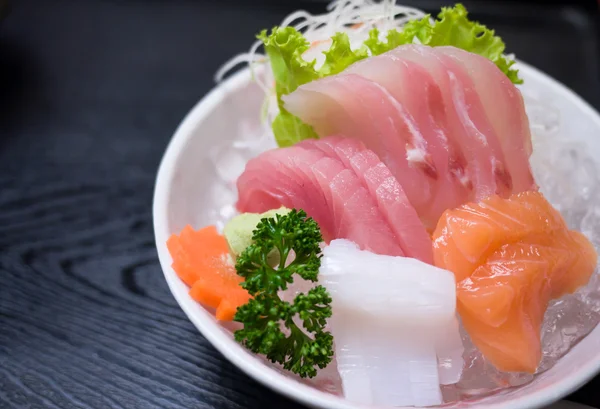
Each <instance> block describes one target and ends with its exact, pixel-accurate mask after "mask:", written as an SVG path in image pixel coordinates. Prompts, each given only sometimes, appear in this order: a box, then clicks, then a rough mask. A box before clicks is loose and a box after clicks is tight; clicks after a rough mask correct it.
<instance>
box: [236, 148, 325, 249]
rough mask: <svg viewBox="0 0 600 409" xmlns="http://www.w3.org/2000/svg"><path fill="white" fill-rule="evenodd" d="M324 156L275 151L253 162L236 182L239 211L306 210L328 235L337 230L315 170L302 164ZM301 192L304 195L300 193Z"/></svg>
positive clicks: (266, 153)
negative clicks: (285, 208)
mask: <svg viewBox="0 0 600 409" xmlns="http://www.w3.org/2000/svg"><path fill="white" fill-rule="evenodd" d="M323 157H325V155H324V154H323V153H321V152H316V151H308V150H306V149H296V148H295V147H292V148H288V149H285V150H283V149H273V150H270V151H267V152H264V153H263V154H261V155H260V156H259V157H258V158H255V159H252V160H250V161H249V162H248V163H247V164H246V168H245V170H244V173H242V175H240V177H239V178H238V181H237V186H238V193H239V199H238V203H237V206H238V209H240V210H241V211H244V212H252V213H262V212H265V211H266V210H270V209H275V208H278V207H280V206H285V207H288V208H297V209H303V210H304V211H306V213H307V214H308V215H310V216H311V217H313V218H314V219H315V220H317V222H318V223H319V225H320V226H321V229H322V230H323V232H324V234H325V235H326V236H327V234H330V232H332V231H333V229H334V227H333V226H334V223H333V220H332V218H331V215H330V212H329V210H328V209H329V204H328V201H327V199H326V198H325V195H324V193H323V191H322V189H321V185H320V183H319V182H318V181H317V179H316V177H315V175H314V174H313V173H312V170H311V169H310V168H307V167H306V166H303V165H302V164H303V163H314V162H316V161H318V160H319V159H321V158H323ZM259 158H260V160H258V159H259ZM240 186H244V189H240ZM299 191H302V192H304V194H302V195H300V194H298V192H299ZM326 238H327V239H328V240H330V239H332V238H334V237H333V236H331V235H330V236H327V237H326Z"/></svg>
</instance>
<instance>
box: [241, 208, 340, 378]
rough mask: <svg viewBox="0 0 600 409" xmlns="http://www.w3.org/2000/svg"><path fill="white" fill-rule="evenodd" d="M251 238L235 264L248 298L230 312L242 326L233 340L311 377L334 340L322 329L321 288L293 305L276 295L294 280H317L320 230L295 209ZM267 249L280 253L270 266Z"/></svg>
mask: <svg viewBox="0 0 600 409" xmlns="http://www.w3.org/2000/svg"><path fill="white" fill-rule="evenodd" d="M252 239H253V241H254V243H253V244H252V245H250V246H249V247H248V248H247V249H246V250H245V251H244V252H243V253H242V254H241V255H240V256H239V257H238V259H237V263H236V270H237V273H238V274H239V275H240V276H241V277H243V278H244V279H245V281H244V282H243V283H242V287H243V288H245V289H246V290H247V291H248V292H249V293H250V294H251V295H252V296H253V298H252V299H251V300H250V301H249V302H248V303H247V304H245V305H242V306H241V307H239V308H238V310H237V313H236V314H235V317H234V320H235V321H238V322H241V323H242V324H244V328H243V329H241V330H238V331H236V332H235V339H236V340H237V341H238V342H240V343H242V344H243V345H245V346H246V347H247V348H248V349H249V350H251V351H252V352H255V353H260V354H264V355H265V356H266V357H267V359H269V360H270V361H271V362H276V363H279V364H282V365H283V367H284V369H287V370H289V371H292V372H294V373H296V374H298V375H299V376H301V377H314V376H315V375H316V374H317V368H316V367H319V368H325V367H326V366H327V365H328V364H329V363H330V362H331V359H332V356H333V337H332V336H331V334H330V333H329V332H327V331H325V330H324V327H325V324H326V319H327V318H329V317H331V306H330V303H331V297H330V296H329V294H328V293H327V291H326V289H325V288H324V287H323V286H320V285H318V286H316V287H314V288H312V289H311V290H309V291H308V292H307V293H300V294H298V295H297V296H296V297H295V299H294V301H293V303H289V302H287V301H283V300H282V299H281V298H280V297H279V295H278V292H279V291H284V290H286V289H287V288H288V285H289V284H291V283H292V282H293V281H294V279H295V278H301V279H304V280H308V281H312V282H315V281H317V274H318V271H319V267H320V265H321V260H320V258H321V249H320V243H321V242H322V241H323V239H322V236H321V231H320V230H319V226H318V224H317V223H316V222H315V221H314V220H313V219H311V218H308V217H307V215H306V213H305V212H304V211H302V210H300V211H297V210H295V209H294V210H291V211H290V212H289V213H288V214H285V215H276V216H275V217H273V218H265V219H263V220H261V222H260V223H259V224H258V225H257V226H256V230H255V231H254V234H253V237H252ZM272 250H276V251H277V252H278V253H279V255H280V258H279V264H278V265H277V266H276V267H275V268H273V267H271V266H270V265H269V263H268V262H267V256H268V255H269V253H271V251H272ZM299 323H301V325H300V324H299ZM284 328H285V329H284Z"/></svg>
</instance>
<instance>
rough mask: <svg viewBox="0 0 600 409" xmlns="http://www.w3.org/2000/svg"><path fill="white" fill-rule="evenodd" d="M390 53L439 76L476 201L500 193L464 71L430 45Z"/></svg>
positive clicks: (452, 135) (454, 137)
mask: <svg viewBox="0 0 600 409" xmlns="http://www.w3.org/2000/svg"><path fill="white" fill-rule="evenodd" d="M389 53H390V54H391V55H393V56H395V57H397V58H399V59H402V60H407V61H412V62H414V63H417V64H419V65H420V66H421V67H423V68H425V69H426V70H427V71H428V72H429V73H430V74H431V76H432V77H433V78H434V79H435V81H436V83H437V84H438V86H439V88H440V90H441V92H442V99H443V101H444V106H445V109H446V112H445V113H446V118H447V119H448V131H449V133H450V136H449V138H450V139H451V140H453V141H455V142H456V143H457V145H458V146H459V147H460V150H461V153H462V154H463V155H464V157H465V159H466V161H467V177H468V180H466V181H465V184H466V186H467V187H468V188H470V187H471V184H472V188H473V189H474V193H475V197H474V199H475V200H481V199H484V198H486V197H489V196H491V195H493V194H494V193H495V192H496V175H495V174H494V169H493V166H492V161H491V157H492V154H491V152H490V149H489V147H488V146H487V144H486V139H485V135H483V134H482V133H481V131H480V130H478V129H477V126H476V123H474V119H475V120H478V118H471V117H470V116H469V107H468V105H467V103H468V102H469V101H467V100H466V95H465V89H464V84H462V83H461V79H462V78H463V77H464V76H461V77H460V78H459V77H458V75H459V74H460V73H458V74H457V73H455V72H453V71H452V70H450V69H448V67H446V66H445V65H444V64H443V63H442V62H441V60H440V58H439V55H438V54H437V53H436V52H435V51H434V49H432V48H431V47H428V46H423V45H417V44H409V45H403V46H400V47H396V48H394V49H393V50H391V51H389ZM469 95H471V94H469ZM469 99H470V98H469Z"/></svg>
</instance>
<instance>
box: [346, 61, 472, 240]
mask: <svg viewBox="0 0 600 409" xmlns="http://www.w3.org/2000/svg"><path fill="white" fill-rule="evenodd" d="M345 72H346V73H353V74H358V75H360V76H362V77H364V78H367V79H369V80H371V81H374V82H376V83H378V84H379V85H381V86H382V87H384V88H385V89H387V90H388V91H389V93H390V94H391V95H392V96H393V97H394V98H395V99H396V100H397V101H399V102H401V103H402V105H403V106H404V107H405V108H406V110H407V111H408V112H410V113H411V115H412V116H413V118H414V120H415V122H416V123H417V124H418V126H419V128H420V130H421V131H422V133H423V135H425V136H426V138H427V142H428V144H427V145H428V148H429V153H430V154H431V156H432V158H433V161H434V163H435V166H436V168H437V170H438V174H439V176H440V177H439V178H438V180H437V183H436V186H435V188H434V189H435V190H434V191H433V200H431V207H430V209H428V210H427V214H429V215H431V216H430V217H424V218H425V219H431V220H433V221H434V223H436V222H437V219H438V218H439V217H440V216H441V214H442V213H443V212H444V211H445V210H446V209H449V208H455V207H457V206H460V205H461V204H463V203H465V202H466V201H468V199H469V197H470V194H471V192H470V191H469V189H467V188H466V186H465V185H464V183H463V182H464V180H465V179H464V178H465V165H466V161H465V159H464V156H463V155H462V153H461V151H460V149H459V148H458V147H457V146H456V145H455V143H454V141H453V140H451V139H450V138H449V137H448V123H447V122H448V121H447V118H446V114H445V107H444V101H443V99H442V92H441V90H440V88H439V86H438V85H437V84H436V82H435V80H434V79H433V77H432V76H431V75H430V74H429V73H428V72H427V71H426V70H425V69H424V68H423V67H421V66H420V65H418V64H416V63H414V62H411V61H407V60H402V59H399V58H397V57H395V56H394V55H392V54H390V53H385V54H382V55H380V56H376V57H371V58H368V59H366V60H363V61H360V62H358V63H356V64H353V65H351V66H350V67H349V68H348V69H347V70H346V71H345ZM419 211H420V212H421V214H423V213H424V212H425V209H419ZM428 227H429V228H434V227H435V226H434V225H431V226H428Z"/></svg>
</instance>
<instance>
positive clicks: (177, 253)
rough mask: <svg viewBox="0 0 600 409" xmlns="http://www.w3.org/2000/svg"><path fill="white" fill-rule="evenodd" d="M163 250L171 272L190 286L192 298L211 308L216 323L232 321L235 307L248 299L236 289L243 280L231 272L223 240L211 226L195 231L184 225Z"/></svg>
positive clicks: (229, 259) (226, 248) (244, 292)
mask: <svg viewBox="0 0 600 409" xmlns="http://www.w3.org/2000/svg"><path fill="white" fill-rule="evenodd" d="M167 247H168V249H169V252H170V253H171V257H172V258H173V264H172V267H173V270H175V272H176V273H177V275H178V276H179V278H180V279H181V280H182V281H183V282H184V283H186V284H187V285H188V286H189V287H191V289H190V295H191V296H192V298H193V299H195V300H196V301H198V302H200V303H202V304H204V305H206V306H208V307H212V308H215V310H216V312H215V316H216V318H217V319H218V320H221V321H230V320H232V319H233V316H234V315H235V312H236V311H237V308H238V307H239V306H241V305H243V304H246V303H247V302H248V300H249V299H250V295H249V294H248V292H247V291H246V290H244V289H243V288H242V287H241V286H240V283H241V282H242V281H243V279H242V277H240V276H238V275H237V274H236V272H235V266H234V264H233V260H232V259H231V256H230V255H229V247H228V245H227V241H226V239H225V237H224V236H222V235H220V234H219V233H218V232H217V229H216V228H215V226H208V227H204V228H203V229H200V230H197V231H195V230H194V229H193V228H192V227H191V226H189V225H188V226H186V227H184V229H183V230H182V231H181V233H180V234H179V236H177V235H176V234H173V235H172V236H171V237H170V238H169V240H168V241H167Z"/></svg>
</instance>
